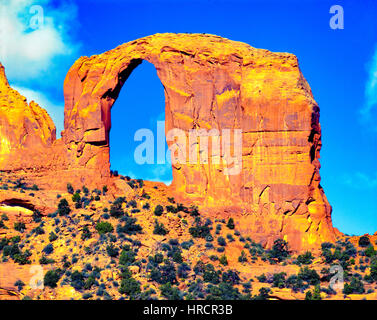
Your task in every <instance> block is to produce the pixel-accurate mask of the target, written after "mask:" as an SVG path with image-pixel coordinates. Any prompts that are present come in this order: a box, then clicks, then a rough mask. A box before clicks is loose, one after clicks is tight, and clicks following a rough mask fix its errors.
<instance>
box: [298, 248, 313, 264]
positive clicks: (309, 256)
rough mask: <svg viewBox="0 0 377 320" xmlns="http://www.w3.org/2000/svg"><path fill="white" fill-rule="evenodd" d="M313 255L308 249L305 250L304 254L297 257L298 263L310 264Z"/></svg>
mask: <svg viewBox="0 0 377 320" xmlns="http://www.w3.org/2000/svg"><path fill="white" fill-rule="evenodd" d="M313 259H314V257H313V255H312V253H311V252H310V251H306V252H305V253H304V254H300V255H299V256H298V257H297V263H298V264H311V263H312V261H313Z"/></svg>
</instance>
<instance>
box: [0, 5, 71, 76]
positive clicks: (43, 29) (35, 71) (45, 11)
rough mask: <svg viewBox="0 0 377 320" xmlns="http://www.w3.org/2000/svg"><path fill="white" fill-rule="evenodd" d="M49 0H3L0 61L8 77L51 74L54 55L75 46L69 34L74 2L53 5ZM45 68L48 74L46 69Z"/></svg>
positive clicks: (0, 15)
mask: <svg viewBox="0 0 377 320" xmlns="http://www.w3.org/2000/svg"><path fill="white" fill-rule="evenodd" d="M51 2H52V1H51V0H39V1H35V0H2V4H1V6H0V27H1V28H0V29H1V35H0V41H1V42H0V62H1V63H2V64H3V65H4V66H5V68H6V72H7V76H8V78H9V79H11V80H13V81H22V82H25V81H26V80H28V79H38V78H39V79H40V78H41V76H46V75H47V77H48V76H51V75H53V74H54V72H51V69H50V68H52V67H53V62H54V59H55V58H56V57H59V56H67V55H70V54H72V53H73V52H74V51H75V50H76V49H77V46H76V45H74V44H73V43H71V42H70V39H69V36H68V32H69V28H70V26H71V22H72V20H73V19H75V16H76V8H75V6H73V5H64V6H63V5H62V6H61V7H60V8H53V7H51V6H50V4H51ZM36 5H38V6H36ZM38 10H39V11H38ZM38 23H39V25H38ZM55 67H56V66H55ZM48 70H49V72H50V74H46V73H45V72H46V71H48Z"/></svg>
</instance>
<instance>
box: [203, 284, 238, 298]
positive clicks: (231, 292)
mask: <svg viewBox="0 0 377 320" xmlns="http://www.w3.org/2000/svg"><path fill="white" fill-rule="evenodd" d="M242 298H243V297H242V295H241V293H240V292H239V291H238V289H237V288H235V287H233V286H232V285H231V284H230V283H224V282H221V283H220V284H219V285H217V286H214V285H212V286H211V287H209V294H208V295H207V296H206V300H240V299H242Z"/></svg>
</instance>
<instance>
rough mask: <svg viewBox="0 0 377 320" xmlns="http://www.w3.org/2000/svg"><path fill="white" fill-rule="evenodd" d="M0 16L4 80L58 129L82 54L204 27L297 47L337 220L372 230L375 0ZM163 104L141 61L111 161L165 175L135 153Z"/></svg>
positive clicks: (111, 5) (14, 10)
mask: <svg viewBox="0 0 377 320" xmlns="http://www.w3.org/2000/svg"><path fill="white" fill-rule="evenodd" d="M33 4H39V5H41V7H42V8H43V12H44V17H45V20H44V25H45V26H44V28H43V30H42V29H41V30H33V29H30V27H27V24H28V19H30V16H31V14H30V11H29V10H30V7H31V6H32V5H33ZM334 4H338V5H342V6H343V8H344V29H343V30H333V29H331V28H330V26H329V20H330V18H331V14H330V13H329V9H330V7H331V6H332V5H334ZM4 12H5V15H4ZM5 18H6V19H5ZM4 21H5V26H6V28H5V30H6V31H8V30H11V31H12V32H10V31H9V32H7V33H6V35H5V38H4V34H3V45H4V42H5V45H6V47H7V51H8V54H5V55H3V56H2V60H1V62H3V63H4V65H5V67H6V71H7V73H8V77H9V80H10V82H11V84H12V85H13V86H15V87H16V88H18V89H19V90H20V91H21V92H22V93H24V95H26V96H27V97H28V98H29V99H35V100H37V101H38V102H40V104H41V105H42V106H44V107H45V108H46V109H47V110H48V111H49V113H50V114H51V116H52V117H53V119H54V121H55V122H56V124H57V127H58V131H59V130H61V128H62V123H63V122H62V121H63V106H64V101H63V90H62V87H63V81H64V77H65V75H66V72H67V71H68V69H69V67H70V66H71V65H72V64H73V62H74V61H75V60H76V59H77V58H79V57H80V56H81V55H92V54H97V53H102V52H104V51H107V50H109V49H112V48H114V47H116V46H118V45H119V44H121V43H124V42H128V41H131V40H134V39H137V38H140V37H143V36H147V35H150V34H154V33H161V32H193V33H195V32H198V33H211V34H217V35H220V36H223V37H226V38H229V39H232V40H238V41H242V42H246V43H248V44H250V45H252V46H254V47H257V48H265V49H268V50H271V51H280V52H290V53H294V54H295V55H297V56H298V58H299V62H300V67H301V70H302V72H303V74H304V76H305V77H306V79H307V80H308V82H309V84H310V86H311V88H312V91H313V94H314V97H315V99H316V101H317V102H318V103H319V106H320V108H321V125H322V130H323V132H322V133H323V137H322V139H323V148H322V152H321V163H322V169H321V176H322V186H323V187H324V189H325V192H326V195H327V197H328V199H329V201H330V203H331V205H332V206H333V222H334V226H336V227H338V228H339V229H340V230H341V231H343V232H346V233H349V234H364V233H367V232H368V233H374V232H375V231H377V201H376V198H377V197H376V196H377V169H376V156H377V139H376V133H377V124H376V120H377V111H376V110H377V2H376V1H374V0H364V1H340V0H338V1H336V2H335V1H321V0H313V1H303V0H297V1H293V0H285V1H268V0H264V1H262V0H261V1H240V0H238V1H237V0H235V1H229V2H226V1H209V0H202V1H179V0H175V1H168V0H164V1H145V0H139V1H127V0H126V1H124V0H123V1H121V0H119V1H116V0H107V1H100V0H94V1H86V0H83V1H60V0H59V1H53V0H40V1H33V0H17V1H10V0H5V10H3V15H2V22H3V23H4ZM25 26H26V27H25ZM3 30H4V28H3ZM7 34H8V36H7ZM10 35H11V36H10ZM163 112H164V95H163V90H162V86H161V83H160V82H159V80H158V78H157V76H156V72H155V69H154V67H153V65H150V64H149V63H146V62H144V63H143V64H142V65H141V66H139V67H138V68H137V69H136V70H135V71H134V72H133V74H132V75H131V76H130V78H129V79H128V81H127V82H126V84H125V86H124V88H123V90H122V91H121V94H120V97H119V99H118V101H117V102H116V103H115V105H114V109H113V115H114V116H113V117H112V118H113V128H112V131H111V146H112V148H111V162H112V168H113V169H117V170H119V171H120V172H121V173H124V174H129V175H131V176H133V177H138V178H146V179H159V180H161V181H169V179H171V169H170V167H169V166H163V165H159V166H151V165H145V166H139V165H136V164H135V163H134V161H133V150H134V149H135V146H136V143H134V142H133V134H134V132H135V130H136V129H138V128H142V127H146V128H151V129H154V128H155V126H156V120H157V119H162V118H163ZM124 141H130V143H128V144H124Z"/></svg>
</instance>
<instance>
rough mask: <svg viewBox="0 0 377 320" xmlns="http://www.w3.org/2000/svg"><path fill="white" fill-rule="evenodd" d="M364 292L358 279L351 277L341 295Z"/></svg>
mask: <svg viewBox="0 0 377 320" xmlns="http://www.w3.org/2000/svg"><path fill="white" fill-rule="evenodd" d="M364 292H365V288H364V284H363V283H362V282H361V280H360V279H359V278H356V277H352V278H351V282H350V283H345V284H344V289H343V293H344V294H352V293H355V294H362V293H364Z"/></svg>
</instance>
